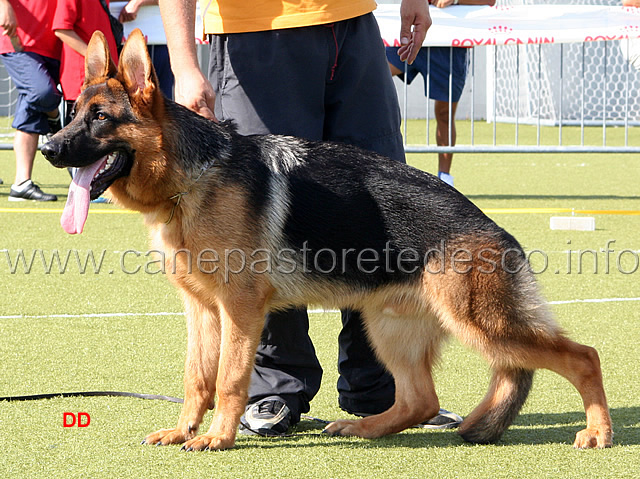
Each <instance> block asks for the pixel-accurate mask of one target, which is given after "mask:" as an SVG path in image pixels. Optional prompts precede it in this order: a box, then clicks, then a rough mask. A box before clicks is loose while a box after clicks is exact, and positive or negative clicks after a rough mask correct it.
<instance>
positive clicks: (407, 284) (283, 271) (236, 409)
mask: <svg viewBox="0 0 640 479" xmlns="http://www.w3.org/2000/svg"><path fill="white" fill-rule="evenodd" d="M43 152H44V154H45V155H46V156H47V158H48V159H49V161H50V162H51V163H53V164H54V165H55V166H57V167H78V168H80V170H79V172H78V174H77V175H76V177H75V178H74V180H73V185H72V187H71V188H70V191H69V199H68V202H67V205H66V207H65V212H64V214H63V218H62V224H63V227H64V229H65V230H66V231H67V232H69V233H79V232H81V231H82V228H83V226H84V223H85V220H86V218H87V211H88V207H89V200H90V198H96V197H97V196H99V195H100V194H101V193H102V192H103V191H105V190H106V189H107V188H109V192H110V194H111V196H112V197H113V199H114V200H115V201H116V202H117V203H119V204H121V205H122V206H124V207H126V208H130V209H133V210H137V211H140V212H142V214H143V216H144V220H145V222H146V224H147V225H148V227H149V229H150V231H151V236H152V240H153V243H154V247H155V248H156V249H159V250H162V251H164V253H165V255H164V257H165V261H166V271H167V275H168V276H169V277H170V279H171V281H173V283H174V284H175V285H176V286H177V287H178V289H179V290H180V292H181V293H182V297H183V299H184V304H185V308H186V311H187V318H188V319H187V323H188V351H187V358H186V365H185V378H184V388H185V402H184V407H183V409H182V413H181V415H180V418H179V420H178V424H177V426H176V427H175V428H174V429H162V430H159V431H157V432H155V433H153V434H150V435H149V436H148V437H147V438H146V440H145V441H146V443H149V444H163V445H164V444H178V443H185V446H184V447H185V448H186V449H187V450H202V449H207V448H208V449H225V448H229V447H232V446H233V445H234V442H235V436H236V429H237V427H238V423H239V419H240V416H241V414H242V413H243V411H244V407H245V404H246V402H247V388H248V385H249V379H250V373H251V368H252V364H253V358H254V354H255V351H256V348H257V345H258V342H259V340H260V335H261V331H262V327H263V321H264V320H263V318H264V315H265V313H266V312H267V311H270V310H274V309H278V308H285V307H288V306H291V305H307V304H315V305H323V306H326V307H335V308H345V307H346V308H351V309H355V310H359V311H361V312H362V317H363V320H364V322H365V327H366V331H367V334H368V338H369V340H370V342H371V344H372V345H373V347H374V349H375V351H376V354H377V355H378V357H379V359H380V360H381V362H382V363H383V364H384V365H385V366H386V367H387V368H388V370H389V371H390V372H391V373H392V374H393V377H394V379H395V383H396V397H395V404H394V405H393V406H392V407H391V408H390V409H389V410H387V411H386V412H384V413H382V414H378V415H375V416H371V417H366V418H363V419H359V420H340V421H336V422H334V423H332V424H330V425H329V426H327V428H326V431H327V432H328V433H330V434H336V435H355V436H361V437H366V438H374V437H379V436H383V435H385V434H392V433H395V432H398V431H401V430H403V429H405V428H407V427H409V426H412V425H414V424H417V423H420V422H422V421H425V420H427V419H429V418H430V417H432V416H434V415H435V414H436V413H437V412H438V409H439V404H438V398H437V396H436V393H435V388H434V384H433V380H432V366H433V364H434V362H435V361H436V359H437V357H438V352H439V346H440V344H441V342H442V340H443V339H444V338H445V337H446V336H447V335H450V334H451V335H454V336H456V337H458V338H459V339H460V340H461V341H462V342H463V343H465V344H467V345H469V346H471V347H473V348H475V349H477V350H479V351H480V352H481V353H482V354H483V355H484V356H485V357H486V359H487V360H488V361H489V363H490V365H491V368H492V370H493V378H492V380H491V384H490V388H489V391H488V393H487V395H486V397H485V399H484V400H483V401H482V402H481V404H480V405H479V406H477V407H476V409H475V410H474V411H473V412H471V414H469V416H468V417H467V418H466V419H465V420H464V422H463V423H462V425H461V427H460V429H459V431H460V435H461V436H462V437H463V438H464V439H466V440H467V441H471V442H477V443H489V442H494V441H497V440H498V439H499V438H500V436H501V435H502V433H503V432H504V431H505V429H506V428H507V427H508V426H509V425H510V424H511V422H512V421H513V419H514V418H515V416H516V415H517V414H518V412H519V410H520V408H521V407H522V405H523V403H524V401H525V399H526V397H527V394H528V392H529V389H530V387H531V383H532V379H533V373H534V370H535V369H539V368H546V369H550V370H552V371H555V372H557V373H558V374H560V375H562V376H564V377H565V378H567V379H568V380H569V381H570V382H571V383H572V384H573V385H574V386H575V387H576V388H577V390H578V391H579V393H580V395H581V396H582V399H583V401H584V405H585V409H586V414H587V427H586V429H584V430H582V431H580V432H578V434H577V436H576V439H575V444H574V445H575V446H576V447H579V448H591V447H607V446H610V445H611V443H612V436H613V433H612V429H611V419H610V417H609V412H608V408H607V402H606V398H605V393H604V390H603V386H602V376H601V371H600V364H599V359H598V355H597V353H596V351H595V350H594V349H593V348H591V347H587V346H582V345H579V344H576V343H574V342H572V341H570V340H569V339H567V338H566V337H565V336H564V334H563V333H562V331H561V330H560V328H559V327H558V326H557V325H556V324H555V323H554V321H553V320H552V319H551V316H550V314H549V312H548V310H547V307H546V305H545V302H544V301H543V299H541V297H540V296H539V293H538V288H537V286H536V284H535V281H534V277H533V275H532V273H531V271H530V268H529V265H528V263H527V261H526V259H525V256H524V253H523V251H522V248H521V247H520V245H519V244H518V243H517V241H516V240H515V239H514V238H513V237H512V236H511V235H509V234H508V233H506V232H505V231H504V230H502V229H501V228H499V227H498V226H497V225H496V224H495V223H493V221H491V220H490V219H489V218H487V217H486V216H485V215H484V214H482V213H481V212H480V210H478V208H476V207H475V206H474V205H473V204H472V203H470V202H469V201H468V200H467V199H466V198H465V197H464V196H463V195H461V194H460V193H458V192H457V191H455V190H454V189H453V188H450V187H448V186H446V185H445V184H444V183H443V182H441V181H440V180H438V179H437V178H435V177H433V176H431V175H428V174H426V173H423V172H421V171H418V170H416V169H414V168H411V167H409V166H406V165H401V164H398V163H395V162H392V161H390V160H388V159H386V158H382V157H379V156H376V155H374V154H371V153H368V152H365V151H362V150H359V149H356V148H353V147H349V146H344V145H337V144H328V143H317V142H310V141H306V140H302V139H298V138H291V137H283V136H270V135H268V136H249V137H244V136H241V135H238V134H237V133H236V132H235V130H234V127H233V125H231V124H227V123H214V122H211V121H209V120H206V119H204V118H202V117H200V116H198V115H196V114H195V113H192V112H191V111H189V110H187V109H185V108H183V107H182V106H180V105H177V104H176V103H173V102H171V101H169V100H167V99H165V98H164V97H163V96H162V94H161V93H160V90H159V88H158V85H157V82H156V77H155V73H154V71H153V67H152V65H151V62H150V59H149V56H148V54H147V50H146V48H145V43H144V39H143V37H142V34H141V33H140V32H139V31H136V32H134V33H133V34H132V35H131V36H130V38H129V40H128V41H127V43H126V45H125V46H124V49H123V52H122V55H121V58H120V65H119V67H118V69H116V68H115V67H114V65H113V64H112V63H111V62H110V60H109V52H108V48H107V45H106V42H105V40H104V37H103V36H102V35H101V34H100V33H96V34H95V35H94V37H93V38H92V40H91V43H90V45H89V50H88V53H87V58H86V79H85V84H84V90H83V93H82V95H81V96H80V98H79V99H78V101H77V104H76V112H75V118H74V120H73V122H72V123H71V124H70V125H68V126H67V127H66V128H65V129H64V130H62V131H61V132H59V133H57V134H56V135H55V136H54V137H53V138H52V139H51V141H50V142H49V143H47V144H46V145H45V146H44V147H43ZM216 394H217V407H216V410H215V413H214V415H213V422H212V424H211V427H210V429H209V431H208V432H207V433H206V434H203V435H200V436H197V435H196V433H197V431H198V427H199V426H200V423H201V422H202V419H203V416H204V414H205V412H206V410H207V409H209V408H213V407H214V400H215V396H216Z"/></svg>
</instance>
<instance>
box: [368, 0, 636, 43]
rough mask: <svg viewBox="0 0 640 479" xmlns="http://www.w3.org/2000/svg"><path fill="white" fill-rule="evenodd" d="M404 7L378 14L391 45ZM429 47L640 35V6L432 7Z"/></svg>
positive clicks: (381, 10) (388, 8)
mask: <svg viewBox="0 0 640 479" xmlns="http://www.w3.org/2000/svg"><path fill="white" fill-rule="evenodd" d="M399 12H400V5H397V4H396V5H388V4H385V5H378V9H377V10H376V11H375V12H374V13H375V15H376V19H377V20H378V24H379V25H380V33H381V34H382V39H383V40H384V42H385V44H387V45H390V46H399V45H400V39H399V38H398V37H399V34H400V13H399ZM429 12H430V14H431V20H432V21H433V25H432V26H431V28H430V29H429V31H428V32H427V37H426V39H425V41H424V45H430V46H456V47H473V46H478V45H517V44H530V43H572V42H590V41H599V40H617V39H623V38H637V37H640V8H631V7H621V6H615V7H610V6H601V5H513V6H496V7H488V6H467V5H455V6H451V7H446V8H437V7H433V6H432V7H431V8H430V10H429Z"/></svg>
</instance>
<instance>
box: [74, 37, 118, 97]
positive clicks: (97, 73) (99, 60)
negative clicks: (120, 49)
mask: <svg viewBox="0 0 640 479" xmlns="http://www.w3.org/2000/svg"><path fill="white" fill-rule="evenodd" d="M115 74H116V66H115V65H114V64H113V61H112V60H111V55H110V53H109V45H108V44H107V39H106V38H105V37H104V34H103V33H102V32H101V31H100V30H96V31H95V32H94V33H93V35H92V36H91V40H89V46H88V47H87V54H86V56H85V59H84V84H83V85H82V88H83V89H84V88H85V87H86V86H87V85H89V84H91V83H92V82H93V81H94V80H96V79H101V81H104V78H105V77H110V76H114V75H115Z"/></svg>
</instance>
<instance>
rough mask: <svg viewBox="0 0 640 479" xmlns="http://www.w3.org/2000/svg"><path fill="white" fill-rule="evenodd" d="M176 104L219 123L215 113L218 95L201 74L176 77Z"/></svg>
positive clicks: (189, 73) (187, 73)
mask: <svg viewBox="0 0 640 479" xmlns="http://www.w3.org/2000/svg"><path fill="white" fill-rule="evenodd" d="M175 85H176V86H175V97H176V102H177V103H180V104H181V105H183V106H186V107H187V108H188V109H189V110H192V111H194V112H196V113H197V114H198V115H201V116H204V117H205V118H209V119H210V120H213V121H216V122H217V121H218V120H217V118H216V117H215V115H214V113H213V107H214V104H215V98H216V94H215V93H214V92H213V88H212V87H211V83H209V81H208V80H207V79H206V78H205V77H204V76H203V75H202V74H201V73H200V71H199V70H198V71H197V72H193V73H191V72H186V73H183V74H181V75H180V76H177V77H176V84H175Z"/></svg>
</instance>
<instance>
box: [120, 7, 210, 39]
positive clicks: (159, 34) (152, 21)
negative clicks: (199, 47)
mask: <svg viewBox="0 0 640 479" xmlns="http://www.w3.org/2000/svg"><path fill="white" fill-rule="evenodd" d="M127 3H128V2H110V3H109V10H111V15H113V16H114V17H116V18H118V16H119V15H120V11H121V10H122V9H123V8H124V6H125V5H126V4H127ZM122 25H123V26H124V36H125V38H126V37H128V36H129V34H130V33H131V32H132V31H133V30H135V29H136V28H139V29H140V30H141V31H142V33H144V36H145V37H146V38H147V44H149V45H163V44H166V43H167V38H166V37H165V35H164V28H162V18H161V17H160V8H159V7H158V6H157V5H146V6H142V7H140V8H139V9H138V15H137V17H136V19H135V20H133V21H132V22H126V23H123V24H122ZM201 32H202V20H201V19H200V5H199V4H198V5H197V6H196V42H197V43H202V39H201V38H199V35H200V33H201Z"/></svg>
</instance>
